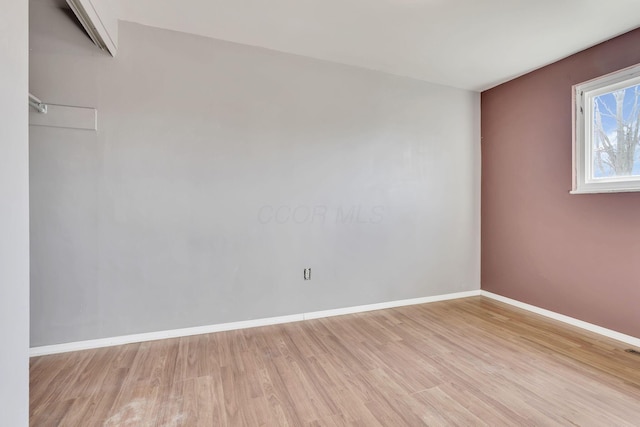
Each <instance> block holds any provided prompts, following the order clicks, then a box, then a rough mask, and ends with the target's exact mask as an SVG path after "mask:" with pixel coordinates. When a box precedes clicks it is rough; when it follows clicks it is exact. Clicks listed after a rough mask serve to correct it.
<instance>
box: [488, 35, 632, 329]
mask: <svg viewBox="0 0 640 427" xmlns="http://www.w3.org/2000/svg"><path fill="white" fill-rule="evenodd" d="M637 63H640V29H637V30H635V31H632V32H629V33H627V34H624V35H622V36H620V37H617V38H615V39H612V40H610V41H608V42H605V43H602V44H600V45H597V46H595V47H593V48H591V49H588V50H585V51H583V52H580V53H577V54H575V55H573V56H571V57H569V58H566V59H564V60H562V61H559V62H556V63H554V64H551V65H549V66H547V67H544V68H542V69H539V70H537V71H534V72H532V73H529V74H527V75H525V76H522V77H520V78H517V79H515V80H512V81H510V82H507V83H505V84H502V85H500V86H497V87H495V88H493V89H490V90H488V91H486V92H483V93H482V289H484V290H487V291H490V292H494V293H497V294H500V295H504V296H506V297H509V298H513V299H516V300H519V301H522V302H526V303H529V304H533V305H536V306H538V307H542V308H546V309H548V310H552V311H555V312H558V313H562V314H565V315H567V316H571V317H574V318H577V319H580V320H584V321H587V322H590V323H594V324H596V325H600V326H603V327H605V328H609V329H613V330H616V331H619V332H622V333H625V334H629V335H632V336H635V337H640V193H618V194H591V195H570V194H569V190H570V189H571V156H572V154H571V127H572V123H571V109H572V104H571V86H572V85H573V84H576V83H580V82H583V81H586V80H589V79H592V78H594V77H597V76H600V75H602V74H606V73H609V72H612V71H615V70H618V69H620V68H624V67H628V66H630V65H634V64H637Z"/></svg>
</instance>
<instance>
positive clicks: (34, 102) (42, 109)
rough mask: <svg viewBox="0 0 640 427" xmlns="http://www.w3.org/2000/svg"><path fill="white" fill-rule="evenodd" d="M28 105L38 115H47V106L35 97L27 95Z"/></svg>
mask: <svg viewBox="0 0 640 427" xmlns="http://www.w3.org/2000/svg"><path fill="white" fill-rule="evenodd" d="M29 105H31V106H32V107H33V108H35V109H36V110H38V112H39V113H43V114H46V113H47V104H45V103H44V102H42V101H40V100H39V99H38V98H36V97H35V96H33V95H31V94H29Z"/></svg>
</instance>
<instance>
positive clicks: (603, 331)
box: [480, 291, 640, 347]
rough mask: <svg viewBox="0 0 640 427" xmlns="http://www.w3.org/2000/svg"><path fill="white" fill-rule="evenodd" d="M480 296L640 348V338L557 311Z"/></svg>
mask: <svg viewBox="0 0 640 427" xmlns="http://www.w3.org/2000/svg"><path fill="white" fill-rule="evenodd" d="M480 295H482V296H485V297H487V298H491V299H494V300H496V301H500V302H504V303H506V304H509V305H512V306H514V307H518V308H522V309H524V310H527V311H531V312H533V313H536V314H540V315H542V316H545V317H549V318H551V319H554V320H559V321H560V322H564V323H568V324H569V325H572V326H577V327H578V328H581V329H585V330H587V331H590V332H595V333H596V334H600V335H604V336H605V337H608V338H613V339H614V340H618V341H622V342H623V343H626V344H629V345H632V346H634V347H640V338H636V337H632V336H631V335H625V334H623V333H620V332H616V331H614V330H611V329H607V328H603V327H602V326H598V325H594V324H593V323H588V322H585V321H582V320H578V319H575V318H573V317H569V316H565V315H564V314H560V313H556V312H555V311H551V310H546V309H544V308H540V307H536V306H535V305H531V304H527V303H524V302H520V301H517V300H514V299H511V298H507V297H503V296H502V295H498V294H494V293H492V292H488V291H480Z"/></svg>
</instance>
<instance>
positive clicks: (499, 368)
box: [31, 297, 640, 427]
mask: <svg viewBox="0 0 640 427" xmlns="http://www.w3.org/2000/svg"><path fill="white" fill-rule="evenodd" d="M625 348H628V346H625V345H624V344H622V343H619V342H617V341H613V340H609V339H606V338H602V337H600V336H598V335H595V334H591V333H585V332H583V331H581V330H579V329H576V328H573V327H569V326H566V325H564V324H561V323H559V322H555V321H552V320H548V319H546V318H543V317H539V316H537V315H534V314H530V313H527V312H525V311H522V310H519V309H515V308H512V307H509V306H507V305H504V304H501V303H498V302H495V301H492V300H489V299H486V298H484V297H473V298H467V299H462V300H454V301H446V302H438V303H432V304H425V305H419V306H411V307H402V308H396V309H390V310H381V311H375V312H369V313H363V314H356V315H347V316H340V317H333V318H327V319H321V320H311V321H306V322H298V323H290V324H286V325H278V326H268V327H262V328H255V329H246V330H240V331H232V332H223V333H216V334H209V335H200V336H194V337H188V338H179V339H170V340H164V341H155V342H147V343H142V344H131V345H124V346H119V347H111V348H107V349H97V350H88V351H81V352H75V353H67V354H61V355H53V356H43V357H38V358H34V359H32V360H31V425H32V426H58V425H61V426H208V427H209V426H225V425H233V426H241V425H247V426H261V425H264V426H287V425H289V426H341V425H360V426H367V427H373V426H381V425H382V426H405V425H407V426H420V425H430V426H440V425H442V426H445V425H461V426H475V425H488V426H500V425H510V426H513V425H516V426H527V425H532V426H533V425H535V426H552V425H563V426H569V425H582V426H627V425H628V426H638V425H640V356H638V355H633V354H630V353H626V352H625V351H624V349H625Z"/></svg>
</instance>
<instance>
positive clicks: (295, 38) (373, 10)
mask: <svg viewBox="0 0 640 427" xmlns="http://www.w3.org/2000/svg"><path fill="white" fill-rule="evenodd" d="M121 8H122V11H121V19H124V20H127V21H133V22H138V23H141V24H145V25H150V26H155V27H160V28H166V29H171V30H176V31H182V32H187V33H193V34H198V35H202V36H207V37H213V38H217V39H223V40H229V41H233V42H237V43H243V44H248V45H253V46H261V47H266V48H269V49H274V50H278V51H282V52H288V53H294V54H298V55H304V56H309V57H313V58H319V59H325V60H329V61H334V62H340V63H344V64H349V65H355V66H360V67H365V68H369V69H373V70H379V71H385V72H388V73H392V74H397V75H401V76H408V77H413V78H417V79H421V80H426V81H429V82H433V83H440V84H445V85H450V86H454V87H459V88H463V89H471V90H484V89H488V88H490V87H492V86H495V85H497V84H499V83H502V82H504V81H507V80H510V79H511V78H513V77H516V76H518V75H521V74H524V73H526V72H528V71H531V70H533V69H536V68H539V67H541V66H543V65H546V64H549V63H551V62H554V61H556V60H558V59H560V58H563V57H566V56H568V55H570V54H572V53H575V52H578V51H580V50H582V49H585V48H587V47H590V46H593V45H595V44H597V43H599V42H601V41H604V40H607V39H609V38H612V37H613V36H616V35H619V34H622V33H624V32H626V31H629V30H631V29H634V28H637V27H638V26H640V0H606V1H605V0H180V1H176V0H123V2H122V5H121Z"/></svg>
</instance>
